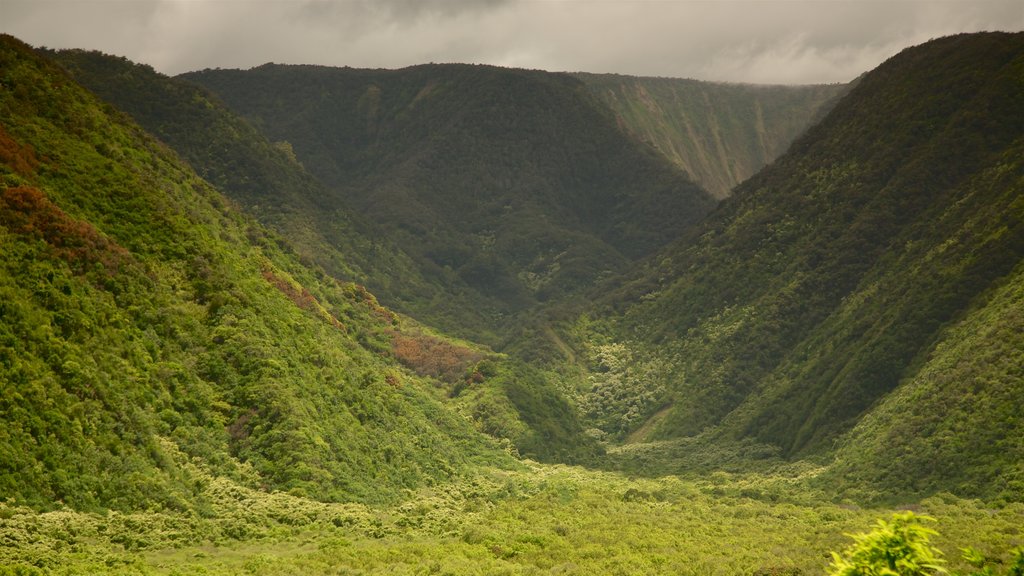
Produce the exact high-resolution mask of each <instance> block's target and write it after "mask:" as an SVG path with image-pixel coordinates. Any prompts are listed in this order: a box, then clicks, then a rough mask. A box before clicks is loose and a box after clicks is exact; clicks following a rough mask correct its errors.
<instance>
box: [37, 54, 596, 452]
mask: <svg viewBox="0 0 1024 576" xmlns="http://www.w3.org/2000/svg"><path fill="white" fill-rule="evenodd" d="M43 55H45V56H47V57H49V58H53V59H55V60H56V61H57V62H59V63H60V64H61V65H62V67H64V68H65V70H67V71H68V73H69V74H71V75H72V76H73V77H74V78H75V79H76V80H78V81H79V82H81V83H82V84H84V85H86V86H88V87H89V88H91V89H92V90H94V91H95V92H96V93H97V94H98V95H100V96H101V97H103V98H104V99H106V100H107V101H108V102H109V103H111V104H113V105H115V106H117V107H118V108H119V109H121V110H123V111H125V112H126V113H128V114H130V115H131V116H132V118H133V119H135V120H136V121H137V122H139V124H141V125H142V126H143V127H145V128H147V129H148V130H150V131H151V132H152V133H153V134H155V135H157V136H158V137H159V138H160V139H161V140H162V141H163V142H165V143H166V144H168V145H169V146H171V147H172V148H173V149H174V150H175V152H177V153H178V154H179V155H180V156H182V157H183V158H184V159H187V160H188V162H189V163H190V164H191V165H192V166H193V167H195V168H196V170H197V171H198V172H199V173H200V174H201V175H202V176H203V177H204V178H205V179H206V180H208V181H209V182H211V183H213V184H215V185H216V186H217V187H218V188H219V189H220V190H222V191H224V192H225V193H226V194H227V195H228V196H229V197H230V198H232V199H233V200H235V201H236V202H238V203H239V204H240V205H241V206H242V207H243V208H244V210H245V211H246V212H247V213H248V214H250V215H252V216H254V217H256V218H258V219H259V220H260V221H261V222H262V223H264V224H266V225H267V226H268V227H270V228H272V229H273V230H275V231H276V232H277V233H278V234H279V235H280V236H282V237H284V238H287V239H288V247H289V249H294V250H295V252H296V255H297V256H298V259H299V261H300V262H302V263H304V264H306V265H313V266H316V265H319V266H322V267H323V269H324V271H325V272H327V273H328V274H329V275H331V276H332V277H334V278H340V279H343V280H346V281H353V280H354V281H358V282H360V283H365V284H366V285H367V286H369V287H371V288H372V289H373V291H374V292H375V293H380V294H383V297H384V299H385V301H387V302H389V303H393V304H394V305H395V306H396V307H398V308H399V309H405V310H411V311H422V312H423V314H422V315H421V314H417V316H418V318H421V319H423V318H425V319H437V318H442V317H443V318H446V319H447V320H446V323H447V324H449V325H450V324H451V323H452V322H456V323H457V324H458V325H459V326H462V327H463V329H462V330H461V331H462V332H470V333H476V334H481V332H480V331H479V330H483V331H484V332H486V333H487V334H491V333H492V332H494V331H496V330H498V328H496V327H493V326H491V325H490V324H491V323H492V322H493V321H494V319H493V318H492V317H490V316H489V315H487V314H484V313H485V312H486V310H487V308H486V304H485V303H484V302H483V301H482V300H480V299H479V298H478V297H476V296H473V295H472V291H471V290H469V289H468V288H467V287H466V286H464V285H461V284H459V285H456V284H458V282H456V284H452V283H451V282H449V280H451V278H453V277H452V276H451V275H447V276H446V277H445V278H440V277H439V276H437V275H436V274H435V272H436V266H433V265H431V266H428V267H427V268H430V270H427V271H426V272H424V271H423V269H422V268H421V267H420V266H419V265H417V264H416V263H414V262H413V261H412V260H411V259H410V257H409V256H407V255H405V254H404V253H403V252H402V251H401V250H400V249H399V248H397V247H396V246H395V245H394V244H393V243H391V242H390V241H389V240H388V239H387V238H386V237H384V236H383V232H381V231H380V230H379V229H376V228H375V227H374V226H373V225H372V224H368V223H366V222H364V221H363V220H362V218H361V217H359V216H358V215H355V214H353V213H352V212H351V211H350V210H349V208H348V207H347V206H346V205H345V204H344V202H342V201H341V200H340V199H338V198H337V197H333V196H332V194H331V193H330V192H328V191H327V189H326V188H325V187H324V186H323V185H322V184H320V183H319V181H317V180H316V179H314V178H313V177H311V176H310V175H309V174H308V173H306V172H305V170H304V169H303V167H302V166H301V165H300V164H298V163H297V160H296V158H295V157H294V152H293V151H292V149H291V145H290V144H288V145H286V146H275V145H274V144H271V142H270V141H269V140H267V139H266V138H264V137H263V136H262V135H260V134H259V133H258V132H257V131H256V130H255V129H254V128H252V127H251V126H250V125H249V124H248V123H247V122H246V121H245V120H243V119H242V118H240V117H238V116H237V115H235V114H233V113H232V112H230V111H229V110H227V109H226V108H225V107H224V106H223V105H221V104H220V103H219V102H218V101H217V99H216V98H215V97H213V96H211V95H210V94H209V93H208V92H206V91H205V90H204V89H202V88H200V87H198V86H196V85H194V84H191V83H188V82H185V81H183V80H179V79H174V78H168V77H166V76H163V75H161V74H158V73H156V72H155V71H153V70H152V69H151V68H149V67H148V66H145V65H138V64H133V63H131V62H129V61H127V60H125V59H124V58H117V57H114V56H108V55H104V54H101V53H98V52H85V51H80V50H68V51H61V52H43ZM279 144H280V143H279ZM289 154H290V155H289ZM268 280H269V281H271V282H275V283H276V284H277V285H278V286H279V288H281V289H282V290H283V291H284V292H285V293H286V294H288V295H290V297H291V298H292V299H293V300H296V299H300V300H301V298H299V296H300V294H297V293H292V292H293V290H292V288H290V287H289V283H288V282H284V283H283V284H282V283H281V281H280V280H279V279H276V278H272V277H268ZM460 286H461V287H460ZM299 288H300V289H301V287H299ZM356 289H357V290H358V291H359V293H358V294H354V296H355V297H356V298H357V299H361V300H366V301H367V302H368V303H369V304H370V305H371V307H373V306H376V300H375V297H374V296H372V295H371V294H370V293H368V292H366V291H365V290H363V289H362V288H359V287H356ZM378 291H379V292H378ZM300 304H301V302H300ZM378 312H379V313H382V314H384V315H385V317H386V316H387V315H388V314H390V312H385V311H383V310H379V311H378ZM482 314H484V316H481V315H482ZM485 316H486V317H485ZM404 325H405V326H407V327H408V330H407V331H403V330H394V329H390V328H389V329H385V330H384V334H383V335H384V336H387V338H388V339H389V340H390V347H391V353H392V355H393V356H394V357H395V358H396V359H397V360H398V361H399V362H400V363H402V364H403V365H405V366H406V367H408V368H409V369H411V370H413V371H414V372H416V373H417V374H419V375H420V376H424V377H428V378H432V379H435V380H439V381H440V382H439V383H437V384H436V386H438V387H444V386H450V385H452V384H453V383H455V382H456V381H465V380H466V378H468V377H469V376H472V374H470V373H468V372H466V371H467V370H468V369H469V368H470V367H471V365H472V364H473V363H474V362H476V361H477V360H479V359H481V358H482V357H484V356H486V355H489V354H490V355H492V356H493V354H491V353H490V351H488V350H486V349H483V348H481V347H480V346H477V345H474V344H471V343H467V342H452V341H451V339H450V337H448V336H445V335H443V334H436V333H435V334H429V333H427V332H425V331H424V330H423V328H422V327H419V326H418V325H413V324H411V323H410V322H405V323H404ZM478 328H479V330H478ZM491 338H492V339H493V338H494V336H493V335H492V337H491ZM485 339H487V338H485ZM379 345H380V346H382V347H383V346H387V344H385V343H384V342H383V341H382V342H380V343H379ZM495 361H496V362H497V363H498V365H500V366H502V372H503V373H504V372H511V373H513V374H514V376H513V377H510V378H498V379H495V380H490V381H488V382H482V381H481V382H475V384H477V385H478V386H477V387H478V388H480V389H481V390H480V391H479V392H476V393H474V394H471V395H467V396H466V397H465V398H463V399H462V400H461V401H460V410H462V411H463V412H464V413H466V414H468V415H471V416H472V417H473V418H474V419H476V420H477V421H478V425H479V427H480V428H481V429H483V430H486V431H488V432H489V433H492V434H496V435H498V437H500V438H503V439H507V440H512V442H513V444H514V446H515V448H516V449H518V451H519V452H520V453H521V454H523V455H527V456H530V457H533V458H540V459H544V460H552V459H556V455H557V458H558V459H560V460H562V461H576V460H578V459H579V458H582V457H584V456H586V455H589V454H592V453H593V452H594V450H595V448H596V445H595V444H594V443H593V442H591V441H588V439H586V438H583V437H582V436H581V434H582V428H581V427H580V425H579V424H578V422H577V419H576V417H575V412H574V411H573V410H572V408H571V407H570V406H569V405H568V404H567V402H566V400H565V399H564V398H562V397H561V396H560V395H559V394H558V393H557V392H556V391H555V390H554V389H553V388H552V387H551V385H550V384H549V383H548V382H547V381H546V380H545V379H543V378H540V377H537V376H536V374H534V372H535V371H531V370H530V369H528V368H527V367H525V366H522V365H521V363H520V362H518V361H516V360H514V359H510V358H507V357H502V358H501V359H500V360H498V359H497V357H495ZM510 363H514V364H516V366H508V367H507V368H506V367H504V365H505V364H510ZM507 394H510V395H511V396H512V397H509V398H506V397H504V396H505V395H507ZM531 398H544V399H545V402H544V403H543V404H541V405H539V409H538V410H537V411H530V412H527V413H525V414H524V413H521V412H520V411H521V410H524V409H527V410H528V409H531V408H532V407H533V406H535V405H537V404H536V402H534V401H533V400H530V399H531ZM477 403H480V405H477ZM555 418H557V420H554V419H555ZM498 422H501V424H500V425H499V424H498ZM513 423H514V425H513Z"/></svg>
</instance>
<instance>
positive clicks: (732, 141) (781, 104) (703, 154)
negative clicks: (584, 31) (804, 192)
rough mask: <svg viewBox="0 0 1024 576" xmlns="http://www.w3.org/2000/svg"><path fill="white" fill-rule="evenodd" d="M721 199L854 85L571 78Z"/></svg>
mask: <svg viewBox="0 0 1024 576" xmlns="http://www.w3.org/2000/svg"><path fill="white" fill-rule="evenodd" d="M574 76H575V77H577V78H579V79H580V80H582V81H583V83H584V84H586V85H587V87H588V88H589V89H590V90H591V91H592V92H593V93H594V95H595V96H597V97H598V98H600V99H601V100H602V101H603V102H604V103H605V104H606V105H607V106H608V107H609V108H611V109H612V110H613V111H614V112H615V116H616V118H617V119H618V121H619V123H620V124H622V125H623V126H625V127H626V128H627V129H628V130H629V131H630V132H631V133H632V134H634V135H635V136H637V137H638V138H640V139H641V140H643V141H645V142H649V143H650V144H651V145H653V146H654V147H655V148H657V149H658V151H660V152H661V153H662V154H664V155H665V156H666V157H667V158H668V159H669V160H671V161H672V163H673V164H675V165H677V166H678V167H680V168H682V169H683V170H685V171H686V173H687V174H690V175H691V176H692V177H693V179H694V181H695V182H697V183H698V184H700V185H701V186H702V187H703V188H704V189H705V190H707V191H709V192H710V193H711V194H713V195H714V196H715V197H716V198H725V197H726V196H728V195H729V193H730V192H731V191H732V189H733V188H735V187H736V185H737V184H739V183H740V182H743V181H744V180H746V179H747V178H750V177H751V176H753V175H754V174H755V173H756V172H757V171H758V170H760V169H761V168H763V167H764V166H766V165H767V164H769V163H771V161H773V160H775V159H776V158H778V157H779V156H781V155H782V154H783V153H784V152H785V151H786V149H787V148H789V145H790V144H791V143H792V142H793V140H795V139H796V138H797V137H798V136H800V135H801V134H803V132H804V131H805V130H807V128H809V127H810V126H811V125H813V124H814V123H815V122H817V121H818V120H820V119H821V118H822V117H824V116H825V114H826V113H827V112H828V110H830V109H831V107H832V106H834V105H835V103H836V102H837V101H838V99H839V98H840V97H841V96H842V95H843V94H845V93H846V92H847V91H848V90H849V88H850V85H847V84H828V85H824V84H823V85H808V86H781V85H780V86H770V85H757V84H727V83H716V82H703V81H699V80H687V79H678V78H645V77H636V76H622V75H618V74H585V73H578V74H574Z"/></svg>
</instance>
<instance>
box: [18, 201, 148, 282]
mask: <svg viewBox="0 0 1024 576" xmlns="http://www.w3.org/2000/svg"><path fill="white" fill-rule="evenodd" d="M0 224H2V225H3V226H5V227H7V228H8V229H9V230H11V231H12V232H15V233H17V234H24V235H26V236H34V237H36V238H39V239H40V240H43V241H44V242H46V243H47V244H48V245H49V246H50V248H51V249H52V250H53V253H54V255H56V256H57V257H58V258H60V259H62V260H64V261H66V262H67V263H68V264H70V265H71V267H72V268H73V269H75V270H76V271H78V272H84V271H85V269H86V265H89V264H96V263H98V264H100V265H102V267H103V270H104V271H105V272H106V273H107V274H108V275H110V276H113V275H114V274H116V273H117V272H118V270H119V269H120V267H121V266H122V265H124V264H125V263H127V262H129V261H130V260H131V255H130V254H129V253H128V251H127V250H125V249H124V248H123V247H121V246H119V245H118V244H117V243H115V242H114V241H113V240H111V239H109V238H107V237H106V236H104V235H103V234H102V233H101V232H100V231H99V230H97V229H96V228H94V227H93V226H92V225H91V224H89V223H88V222H85V221H83V220H76V219H74V218H72V217H71V216H69V215H68V214H67V213H66V212H64V211H63V210H61V209H60V208H59V207H58V206H57V205H56V204H54V203H53V202H51V201H50V199H49V198H47V197H46V195H45V194H44V193H43V192H42V191H40V190H38V189H36V188H31V187H28V186H18V187H15V188H7V189H5V190H3V191H0Z"/></svg>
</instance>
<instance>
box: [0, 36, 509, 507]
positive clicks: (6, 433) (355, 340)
mask: <svg viewBox="0 0 1024 576" xmlns="http://www.w3.org/2000/svg"><path fill="white" fill-rule="evenodd" d="M0 70H2V75H0V84H2V86H0V245H2V246H3V250H0V319H2V321H0V376H2V377H0V387H2V390H0V392H2V393H0V421H2V422H3V423H4V425H3V426H2V427H0V455H2V457H0V494H3V495H4V497H5V498H7V499H13V500H8V501H10V502H14V501H17V502H20V503H22V504H29V505H31V506H33V507H37V508H49V507H54V506H60V505H61V503H63V504H66V505H68V506H70V507H72V508H74V509H78V510H94V509H103V508H113V509H120V510H136V509H156V510H159V509H166V510H178V511H191V512H192V513H198V514H208V513H210V511H209V510H208V503H207V502H205V501H204V500H203V496H202V494H204V490H205V485H204V482H205V480H203V479H204V478H209V476H207V474H209V475H213V476H215V477H218V478H222V479H228V480H229V481H230V482H233V483H235V484H236V485H238V486H240V487H249V488H254V489H259V490H284V491H289V492H292V493H293V494H296V495H307V496H309V497H313V498H317V499H321V500H359V501H364V502H382V501H389V500H393V499H395V498H396V497H398V496H399V495H401V494H402V493H403V490H406V489H409V488H415V487H417V486H423V485H426V484H431V483H435V482H439V481H442V480H446V479H450V478H452V477H455V476H458V475H459V474H462V473H464V472H465V471H466V470H467V469H471V468H473V467H475V466H479V465H480V464H482V463H490V464H495V465H499V466H509V465H512V460H511V459H510V458H509V457H508V456H507V455H506V454H505V453H504V451H502V450H501V449H499V448H498V447H497V445H496V443H495V442H493V441H492V440H491V439H489V438H488V437H487V436H485V435H484V434H481V433H480V432H479V431H478V430H477V428H476V427H475V426H474V425H473V423H472V420H471V419H469V418H465V417H463V416H461V415H459V414H457V413H456V412H455V411H454V410H453V409H452V408H451V407H450V406H449V405H448V404H447V402H446V401H445V400H444V399H443V396H444V392H443V391H440V390H438V389H437V385H436V383H435V381H434V380H433V379H428V378H426V377H423V376H420V375H418V374H417V373H415V372H414V371H412V370H409V369H406V368H404V367H403V365H402V364H400V363H399V362H398V360H397V359H396V356H399V355H398V354H397V353H395V352H394V351H393V341H394V339H395V338H396V336H395V334H396V333H397V334H399V335H401V336H402V337H404V338H406V339H411V340H413V341H420V340H422V339H423V338H422V337H420V336H419V334H420V331H419V329H417V328H416V327H415V326H414V325H413V324H411V321H409V320H407V319H403V318H401V317H399V316H397V315H396V314H394V313H393V312H391V311H390V310H388V309H386V308H383V307H382V306H380V305H379V304H378V303H377V301H376V300H375V299H374V297H373V296H372V295H371V294H370V293H368V292H367V291H366V290H365V289H364V288H362V287H361V286H359V285H356V284H353V283H346V282H340V281H337V280H336V279H334V278H332V277H330V276H329V275H327V274H325V273H324V272H323V271H322V270H321V269H319V268H316V267H310V266H306V265H303V264H302V263H301V262H300V261H299V258H298V257H297V255H296V254H294V253H293V252H291V250H290V248H289V246H288V243H287V242H286V241H285V240H284V239H283V238H281V237H280V236H277V235H275V234H274V233H272V232H270V231H268V230H267V229H266V228H264V227H262V226H261V225H259V224H258V223H256V222H255V221H254V220H252V219H251V218H249V217H247V216H245V215H243V214H242V213H241V212H240V211H239V210H238V209H237V208H236V207H234V206H233V205H232V204H231V202H229V201H227V200H226V199H225V198H224V197H223V196H222V195H221V194H220V193H219V192H218V191H217V190H215V189H214V188H213V187H212V186H211V185H210V184H208V183H207V182H205V181H204V180H202V179H200V178H199V177H198V176H197V175H196V174H195V173H194V172H192V171H191V170H190V169H189V168H188V167H187V166H186V165H184V164H183V163H182V162H181V160H180V159H179V158H178V157H177V156H176V155H175V154H174V153H173V152H171V151H170V149H168V148H167V147H166V146H164V145H162V144H160V143H158V142H157V141H155V140H154V139H153V138H152V137H150V136H149V135H148V134H147V133H145V132H144V131H143V130H142V129H141V128H139V127H138V126H137V125H135V124H134V123H132V122H131V121H130V120H129V119H128V118H127V116H125V115H124V114H122V113H119V112H117V111H116V110H115V109H113V108H112V107H111V106H110V105H108V104H105V103H102V102H101V101H100V100H98V99H97V98H96V97H95V96H93V95H92V94H90V93H88V92H87V91H86V90H84V89H83V88H81V87H80V86H78V85H77V84H76V83H75V82H74V81H73V80H72V79H71V78H70V77H69V76H68V75H67V74H66V73H65V72H64V71H63V70H62V69H61V68H59V67H58V66H57V65H56V64H54V63H52V62H49V61H47V60H45V59H44V58H42V57H40V56H39V55H37V54H36V53H35V52H33V50H32V49H31V48H30V47H28V46H26V45H24V44H22V43H21V42H20V41H18V40H16V39H14V38H11V37H9V36H3V37H2V38H0ZM467 346H468V345H466V346H463V348H460V350H461V351H462V353H463V356H464V358H463V364H462V365H461V368H462V369H463V370H464V371H466V373H467V374H468V373H471V372H473V370H472V368H473V364H472V363H473V362H476V361H479V360H480V359H481V358H484V357H486V356H487V355H488V353H487V351H486V350H481V349H472V348H470V347H467ZM461 374H462V373H461V372H460V375H461ZM196 470H202V471H203V472H202V474H199V475H197V473H196V472H195V471H196Z"/></svg>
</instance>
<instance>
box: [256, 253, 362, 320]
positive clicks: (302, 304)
mask: <svg viewBox="0 0 1024 576" xmlns="http://www.w3.org/2000/svg"><path fill="white" fill-rule="evenodd" d="M263 278H264V279H266V281H267V282H269V283H270V285H271V286H273V287H274V288H277V290H278V291H279V292H281V293H282V294H284V295H285V296H287V297H288V299H289V300H291V301H292V302H294V303H295V305H296V306H298V307H299V308H302V309H303V310H308V311H310V312H313V313H314V314H317V315H319V316H320V317H322V318H323V319H324V320H326V321H327V322H328V323H330V324H331V325H332V326H334V327H335V328H337V329H338V330H341V331H342V332H345V326H344V325H343V324H342V323H341V321H339V320H338V319H337V318H335V317H334V315H333V314H331V313H330V312H328V311H327V310H326V309H325V308H324V307H323V306H321V305H320V302H319V301H318V300H317V299H316V296H313V294H311V293H310V291H309V290H307V289H306V288H305V287H303V286H298V287H296V286H293V285H292V283H291V282H289V281H288V280H287V279H285V278H282V277H280V276H278V275H277V274H274V271H273V270H272V269H271V268H270V267H264V268H263Z"/></svg>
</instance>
